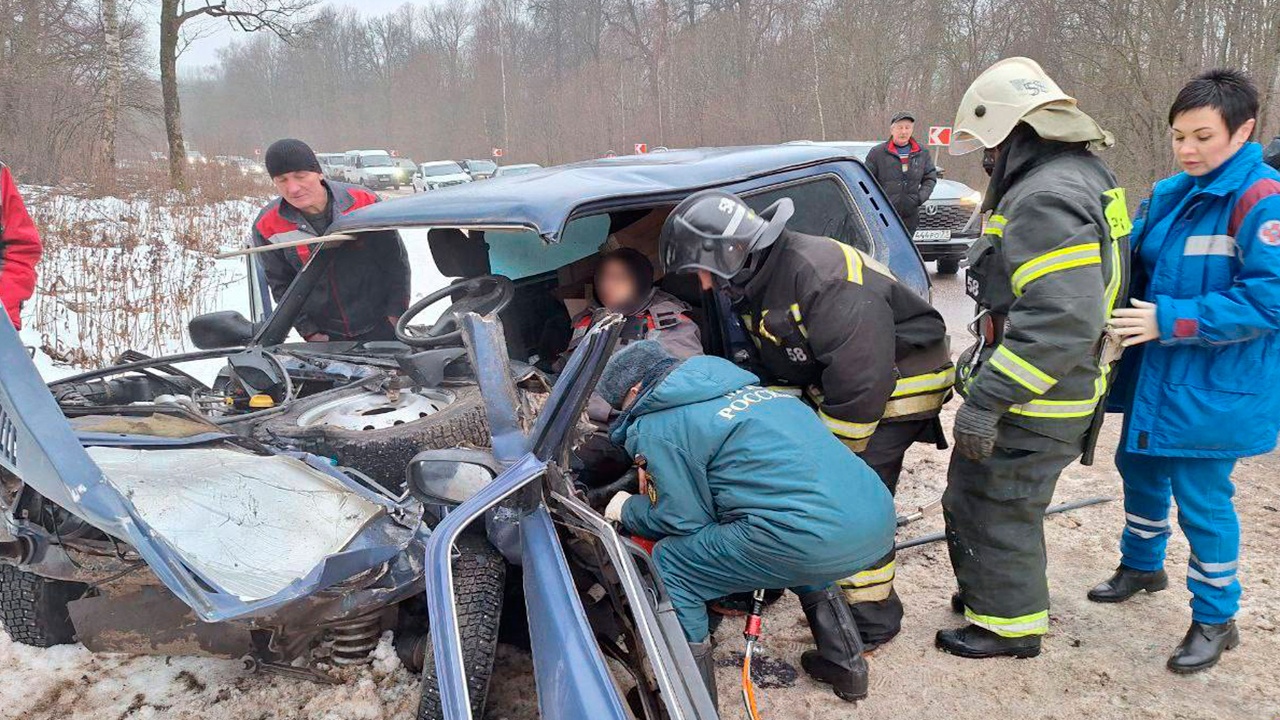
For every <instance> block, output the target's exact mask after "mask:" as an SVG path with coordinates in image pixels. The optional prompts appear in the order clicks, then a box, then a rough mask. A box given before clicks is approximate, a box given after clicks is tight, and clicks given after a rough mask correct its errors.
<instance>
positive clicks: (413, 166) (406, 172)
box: [392, 157, 418, 185]
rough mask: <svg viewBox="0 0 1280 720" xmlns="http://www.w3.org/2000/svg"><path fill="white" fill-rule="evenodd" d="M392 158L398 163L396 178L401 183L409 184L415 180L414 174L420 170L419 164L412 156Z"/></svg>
mask: <svg viewBox="0 0 1280 720" xmlns="http://www.w3.org/2000/svg"><path fill="white" fill-rule="evenodd" d="M392 159H393V160H394V161H395V163H396V178H397V179H398V181H399V182H400V184H401V185H408V184H409V182H410V181H411V180H413V174H414V173H416V172H417V171H418V164H417V163H415V162H414V161H413V160H411V159H410V158H403V157H397V158H392Z"/></svg>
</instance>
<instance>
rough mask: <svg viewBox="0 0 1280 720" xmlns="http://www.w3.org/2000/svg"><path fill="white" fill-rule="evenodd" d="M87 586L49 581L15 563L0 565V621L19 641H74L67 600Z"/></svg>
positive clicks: (49, 643)
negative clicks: (18, 566)
mask: <svg viewBox="0 0 1280 720" xmlns="http://www.w3.org/2000/svg"><path fill="white" fill-rule="evenodd" d="M87 588H88V586H87V585H85V584H83V583H75V582H66V581H64V580H48V579H46V578H42V577H40V576H39V575H35V574H33V573H29V572H26V571H25V570H21V569H19V568H17V567H15V566H13V565H0V623H2V624H3V625H4V629H5V632H7V633H9V637H10V638H12V639H13V641H14V642H16V643H22V644H23V645H32V646H35V647H42V648H44V647H52V646H54V645H66V644H68V643H72V642H75V636H76V630H75V627H73V626H72V624H71V616H70V615H69V614H68V612H67V603H69V602H71V601H72V600H78V599H79V598H80V597H81V596H82V595H84V593H85V590H86V589H87Z"/></svg>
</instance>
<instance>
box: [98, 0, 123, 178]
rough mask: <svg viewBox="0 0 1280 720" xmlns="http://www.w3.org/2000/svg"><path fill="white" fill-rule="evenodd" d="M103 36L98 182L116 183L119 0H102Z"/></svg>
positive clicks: (120, 75) (120, 54)
mask: <svg viewBox="0 0 1280 720" xmlns="http://www.w3.org/2000/svg"><path fill="white" fill-rule="evenodd" d="M102 38H103V43H102V44H103V48H104V49H105V50H106V69H105V73H106V78H105V81H104V82H103V89H102V145H101V147H100V148H99V156H98V168H97V170H98V182H99V184H102V183H113V182H114V178H115V171H116V130H117V129H118V128H119V125H120V96H121V93H123V92H124V48H123V46H122V45H121V42H120V7H119V4H118V3H117V0H102Z"/></svg>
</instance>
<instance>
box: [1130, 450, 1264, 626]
mask: <svg viewBox="0 0 1280 720" xmlns="http://www.w3.org/2000/svg"><path fill="white" fill-rule="evenodd" d="M1235 464H1236V461H1235V460H1234V459H1216V458H1182V457H1158V456H1150V455H1138V454H1135V453H1130V452H1127V451H1126V450H1125V449H1124V445H1123V444H1122V445H1121V446H1120V449H1119V450H1118V451H1117V452H1116V467H1117V468H1118V469H1119V470H1120V475H1121V477H1123V478H1124V512H1125V526H1124V532H1123V533H1122V534H1121V536H1120V553H1121V562H1122V563H1124V564H1125V565H1126V566H1128V567H1131V568H1133V569H1135V570H1145V571H1152V570H1159V569H1160V568H1162V567H1163V566H1164V551H1165V544H1166V543H1167V541H1168V538H1169V534H1170V532H1171V528H1172V526H1171V524H1170V521H1169V500H1170V497H1172V498H1173V499H1174V500H1177V502H1178V526H1179V527H1181V528H1182V533H1183V534H1184V535H1186V536H1187V542H1189V543H1190V545H1191V559H1190V561H1189V562H1188V564H1187V589H1189V590H1190V591H1191V594H1192V599H1191V617H1192V619H1194V620H1196V621H1197V622H1202V623H1210V624H1219V623H1224V622H1226V621H1228V620H1230V619H1231V618H1232V617H1234V616H1235V614H1236V611H1237V610H1239V608H1240V581H1239V580H1237V579H1236V566H1237V560H1238V558H1239V555H1240V520H1239V518H1238V517H1237V516H1236V510H1235V507H1234V506H1233V505H1232V504H1231V496H1232V495H1233V494H1235V485H1233V484H1232V482H1231V470H1232V469H1233V468H1234V467H1235Z"/></svg>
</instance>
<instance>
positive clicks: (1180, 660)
mask: <svg viewBox="0 0 1280 720" xmlns="http://www.w3.org/2000/svg"><path fill="white" fill-rule="evenodd" d="M1239 644H1240V631H1239V630H1237V629H1236V621H1235V620H1228V621H1226V622H1224V623H1222V624H1221V625H1208V624H1206V623H1201V622H1196V621H1194V620H1193V621H1191V627H1190V628H1189V629H1188V630H1187V634H1186V635H1185V636H1183V638H1182V642H1181V643H1180V644H1179V645H1178V648H1177V649H1176V650H1174V651H1173V655H1170V656H1169V662H1168V666H1169V669H1170V670H1172V671H1174V672H1176V673H1178V674H1179V675H1189V674H1191V673H1193V672H1200V671H1201V670H1208V669H1209V668H1211V667H1213V666H1214V665H1217V664H1218V660H1219V659H1220V658H1221V657H1222V653H1224V652H1226V651H1227V650H1231V649H1233V648H1235V646H1237V645H1239Z"/></svg>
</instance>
